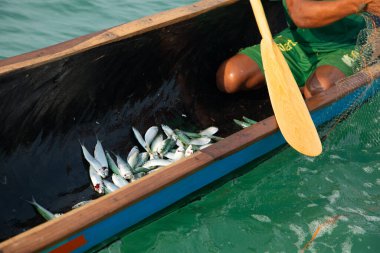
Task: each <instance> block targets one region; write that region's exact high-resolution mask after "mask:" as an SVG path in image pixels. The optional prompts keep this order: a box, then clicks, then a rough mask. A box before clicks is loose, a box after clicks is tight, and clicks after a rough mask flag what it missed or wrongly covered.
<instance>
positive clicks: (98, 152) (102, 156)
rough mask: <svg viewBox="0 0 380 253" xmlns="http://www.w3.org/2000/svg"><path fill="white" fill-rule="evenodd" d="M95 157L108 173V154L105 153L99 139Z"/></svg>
mask: <svg viewBox="0 0 380 253" xmlns="http://www.w3.org/2000/svg"><path fill="white" fill-rule="evenodd" d="M94 157H95V159H96V160H98V161H99V163H100V164H101V165H102V167H103V169H104V170H105V171H106V172H107V174H108V163H107V158H106V155H105V153H104V149H103V146H102V143H101V142H100V141H99V140H98V139H96V145H95V151H94Z"/></svg>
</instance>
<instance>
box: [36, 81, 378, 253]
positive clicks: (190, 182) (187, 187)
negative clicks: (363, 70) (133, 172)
mask: <svg viewBox="0 0 380 253" xmlns="http://www.w3.org/2000/svg"><path fill="white" fill-rule="evenodd" d="M379 88H380V79H378V80H377V81H376V82H375V84H374V85H371V89H368V88H367V87H363V88H360V89H358V90H356V91H355V92H353V93H351V94H349V95H347V96H346V97H344V98H342V99H340V100H339V101H337V102H335V103H333V104H332V105H330V106H329V107H327V108H323V109H320V110H318V111H315V112H313V113H312V117H313V120H314V122H315V124H316V125H317V126H319V125H321V124H323V123H325V122H327V121H329V120H331V119H333V118H334V117H336V116H338V115H340V114H341V113H342V112H344V111H345V110H347V109H349V108H350V106H352V104H353V103H354V104H359V103H362V102H363V101H364V100H365V99H367V98H368V97H370V96H371V95H373V94H374V93H375V92H376V91H378V90H379ZM365 89H368V90H365ZM284 143H285V140H284V138H283V137H282V135H281V133H280V132H276V133H275V134H272V135H271V136H268V137H267V138H265V139H263V140H260V141H259V142H256V143H254V144H252V145H250V146H248V147H247V148H245V149H243V150H241V151H239V152H237V153H235V154H233V155H230V156H228V157H226V158H224V159H222V160H219V161H216V162H214V163H212V164H211V165H209V166H207V167H205V168H204V169H202V170H201V171H198V172H196V173H194V174H193V175H191V176H188V177H186V178H184V179H182V180H180V181H178V182H177V183H175V184H173V185H171V186H168V187H166V188H165V189H163V190H161V191H159V192H157V193H155V194H154V195H152V196H150V197H148V198H146V199H144V200H142V201H140V202H138V203H136V204H134V205H132V206H130V207H128V208H126V209H124V210H121V211H120V212H118V213H116V214H114V215H112V216H111V217H109V218H107V219H105V220H103V221H101V222H99V223H97V224H95V225H94V226H92V227H89V228H87V229H85V230H83V231H82V232H81V233H78V234H76V235H75V236H72V237H70V238H69V239H67V240H65V241H63V242H62V243H60V244H58V245H55V246H53V247H51V248H49V249H48V250H45V251H44V252H48V251H50V250H52V249H54V248H57V247H58V246H59V245H62V244H64V243H65V242H68V241H70V240H72V239H74V238H76V237H77V236H80V235H84V236H85V238H86V240H87V241H88V242H87V244H86V245H84V246H82V247H80V248H78V249H77V250H75V251H74V252H83V251H86V250H89V249H90V248H92V247H93V246H95V245H97V244H99V243H101V242H103V241H104V240H106V239H108V238H111V237H112V236H114V235H115V234H117V233H119V232H122V231H123V230H125V229H127V228H128V227H131V226H132V225H135V224H136V223H138V222H140V221H142V220H144V219H145V218H147V217H149V216H151V215H152V214H154V213H157V212H158V211H160V210H162V209H164V208H166V207H168V206H169V205H171V204H173V203H175V202H176V201H178V200H180V199H182V198H183V197H185V196H187V195H189V194H191V193H193V192H195V191H196V190H199V189H200V188H202V187H204V186H206V185H208V184H210V183H212V182H213V181H215V180H217V179H219V178H221V177H223V176H225V175H227V174H228V173H230V172H232V171H234V170H236V169H238V168H240V167H241V166H243V165H245V164H247V163H248V162H251V161H252V160H254V159H256V158H258V157H260V156H262V155H264V154H266V153H268V152H270V151H272V150H274V149H276V148H277V147H279V146H281V145H282V144H284Z"/></svg>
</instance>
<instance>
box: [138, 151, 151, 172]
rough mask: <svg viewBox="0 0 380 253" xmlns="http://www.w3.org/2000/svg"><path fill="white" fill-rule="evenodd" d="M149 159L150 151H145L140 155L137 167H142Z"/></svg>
mask: <svg viewBox="0 0 380 253" xmlns="http://www.w3.org/2000/svg"><path fill="white" fill-rule="evenodd" d="M148 160H149V153H148V152H143V153H140V154H139V155H138V160H137V164H136V166H135V168H137V167H141V166H142V165H143V164H144V163H146V161H148Z"/></svg>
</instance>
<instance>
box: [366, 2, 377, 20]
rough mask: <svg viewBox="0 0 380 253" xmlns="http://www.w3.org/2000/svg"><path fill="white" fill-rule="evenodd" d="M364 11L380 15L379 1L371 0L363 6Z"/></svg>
mask: <svg viewBox="0 0 380 253" xmlns="http://www.w3.org/2000/svg"><path fill="white" fill-rule="evenodd" d="M364 11H366V12H369V13H372V14H374V15H376V16H379V17H380V1H379V0H372V1H371V2H369V3H368V4H367V6H366V7H365V8H364Z"/></svg>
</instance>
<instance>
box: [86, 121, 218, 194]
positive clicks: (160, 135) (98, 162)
mask: <svg viewBox="0 0 380 253" xmlns="http://www.w3.org/2000/svg"><path fill="white" fill-rule="evenodd" d="M161 129H162V132H160V129H159V127H157V126H152V127H150V128H149V129H148V130H147V131H146V133H145V135H144V137H143V136H142V135H141V133H140V132H139V131H138V130H137V129H136V128H134V127H132V130H133V133H134V135H135V137H136V139H137V141H138V143H139V144H140V145H141V147H142V149H143V151H142V152H140V149H139V147H138V146H134V147H133V148H132V149H131V150H130V152H129V153H128V155H127V156H126V158H123V157H122V155H120V154H114V153H112V152H111V153H110V152H108V151H104V149H103V147H102V144H101V142H100V141H99V140H97V143H96V145H95V150H94V156H92V155H91V154H90V153H89V152H88V150H87V149H86V147H85V146H84V145H83V144H81V146H82V151H83V155H84V157H85V159H86V160H87V161H88V163H89V164H90V167H89V174H90V178H91V182H92V184H93V187H94V190H95V191H97V192H98V193H100V194H103V193H110V192H113V191H115V190H117V189H119V188H121V187H123V186H125V185H127V184H129V183H130V182H133V181H135V180H137V179H139V178H141V177H143V176H145V175H147V174H150V173H152V172H154V171H157V170H158V169H159V168H162V167H164V166H167V165H169V164H171V163H173V162H175V161H177V160H179V159H181V158H183V157H187V156H189V155H191V154H193V153H194V152H195V151H197V150H200V149H203V148H205V147H208V146H210V145H211V144H212V143H213V141H217V140H220V139H221V138H220V137H218V136H215V135H214V134H215V133H216V132H218V128H217V127H209V128H207V129H205V130H202V131H200V132H198V133H192V132H186V131H183V130H179V129H175V130H172V129H171V128H170V127H169V126H167V125H161ZM115 160H116V162H115ZM109 170H111V171H112V175H111V177H110V178H111V180H109V179H107V177H109V174H111V173H109Z"/></svg>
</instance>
